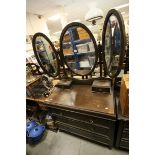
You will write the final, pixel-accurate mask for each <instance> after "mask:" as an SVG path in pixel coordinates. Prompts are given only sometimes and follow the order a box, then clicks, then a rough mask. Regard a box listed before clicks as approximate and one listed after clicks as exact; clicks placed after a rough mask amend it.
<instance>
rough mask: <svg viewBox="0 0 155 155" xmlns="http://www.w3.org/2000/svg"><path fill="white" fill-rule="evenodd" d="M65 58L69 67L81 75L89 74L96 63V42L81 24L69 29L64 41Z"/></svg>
mask: <svg viewBox="0 0 155 155" xmlns="http://www.w3.org/2000/svg"><path fill="white" fill-rule="evenodd" d="M62 46H63V54H64V59H65V61H66V63H67V65H68V66H69V68H70V69H71V70H72V71H73V72H74V73H77V74H79V75H86V74H88V73H89V72H90V71H91V69H92V68H93V67H94V65H95V60H96V59H95V48H94V42H93V40H92V38H91V37H90V35H89V34H88V32H87V31H86V30H85V29H84V28H82V27H80V26H72V27H69V28H68V29H67V31H66V32H65V34H64V36H63V41H62Z"/></svg>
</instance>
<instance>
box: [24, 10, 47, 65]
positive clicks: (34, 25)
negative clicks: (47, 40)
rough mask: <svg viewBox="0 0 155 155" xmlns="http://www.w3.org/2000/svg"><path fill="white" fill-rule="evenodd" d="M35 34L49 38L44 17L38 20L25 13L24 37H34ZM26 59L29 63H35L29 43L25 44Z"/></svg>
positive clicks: (34, 16)
mask: <svg viewBox="0 0 155 155" xmlns="http://www.w3.org/2000/svg"><path fill="white" fill-rule="evenodd" d="M37 32H42V33H44V34H46V35H47V36H48V37H49V36H50V35H49V31H48V27H47V24H46V20H45V19H44V17H41V18H40V19H39V18H38V16H37V15H34V14H32V13H26V35H34V34H35V33H37ZM26 58H27V59H28V60H29V62H34V63H36V60H35V57H34V52H33V48H32V43H31V42H30V43H27V44H26Z"/></svg>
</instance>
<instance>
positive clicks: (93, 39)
mask: <svg viewBox="0 0 155 155" xmlns="http://www.w3.org/2000/svg"><path fill="white" fill-rule="evenodd" d="M74 26H79V27H81V28H83V29H84V30H85V31H86V32H87V33H88V34H89V36H90V38H91V39H92V41H93V44H94V49H95V64H94V66H93V67H92V69H91V70H90V72H88V73H87V74H78V73H76V72H74V71H73V70H72V69H71V68H70V66H69V65H68V63H67V62H66V60H65V57H64V54H63V38H64V35H65V33H66V31H67V30H68V29H69V28H70V27H74ZM60 54H61V57H62V60H63V61H64V63H65V64H66V66H67V67H68V69H69V70H70V71H71V72H72V73H74V74H75V75H79V76H87V75H91V73H92V72H93V71H94V69H95V67H96V64H97V61H98V51H97V44H96V41H95V38H94V36H93V34H92V33H91V31H90V30H89V29H88V28H87V27H86V26H85V25H84V24H82V23H79V22H72V23H70V24H68V25H66V26H65V27H64V29H63V30H62V33H61V36H60Z"/></svg>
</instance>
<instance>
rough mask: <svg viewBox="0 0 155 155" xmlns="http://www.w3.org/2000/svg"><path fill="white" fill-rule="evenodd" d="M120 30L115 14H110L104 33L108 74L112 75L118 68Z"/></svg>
mask: <svg viewBox="0 0 155 155" xmlns="http://www.w3.org/2000/svg"><path fill="white" fill-rule="evenodd" d="M121 46H122V45H121V31H120V25H119V22H118V20H117V17H116V16H115V15H111V16H110V18H109V21H108V23H107V27H106V33H105V60H106V64H107V69H108V72H109V73H110V75H114V74H115V73H116V72H117V70H118V68H119V61H120V60H119V59H120V54H121Z"/></svg>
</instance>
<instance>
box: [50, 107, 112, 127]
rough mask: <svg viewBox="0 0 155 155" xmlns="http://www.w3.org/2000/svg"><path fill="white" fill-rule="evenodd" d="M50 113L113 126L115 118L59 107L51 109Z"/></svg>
mask: <svg viewBox="0 0 155 155" xmlns="http://www.w3.org/2000/svg"><path fill="white" fill-rule="evenodd" d="M51 112H52V115H56V116H59V117H64V116H65V117H69V118H74V119H77V120H80V121H84V122H86V123H93V124H99V125H101V126H104V127H113V126H114V124H115V118H113V119H114V120H111V119H107V118H105V117H97V116H95V115H94V116H92V115H88V114H86V113H85V114H84V113H81V112H75V111H70V110H60V109H54V108H52V109H51Z"/></svg>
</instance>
